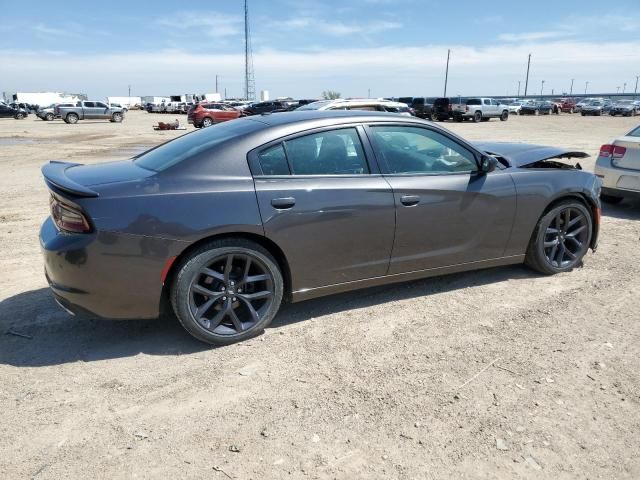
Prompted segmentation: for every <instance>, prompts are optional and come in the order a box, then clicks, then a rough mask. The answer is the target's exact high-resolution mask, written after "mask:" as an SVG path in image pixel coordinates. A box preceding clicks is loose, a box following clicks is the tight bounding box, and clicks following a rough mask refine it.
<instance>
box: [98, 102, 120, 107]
mask: <svg viewBox="0 0 640 480" xmlns="http://www.w3.org/2000/svg"><path fill="white" fill-rule="evenodd" d="M116 106H118V107H119V106H120V105H117V104H116ZM96 107H100V108H109V107H107V106H106V105H105V104H104V103H102V102H96Z"/></svg>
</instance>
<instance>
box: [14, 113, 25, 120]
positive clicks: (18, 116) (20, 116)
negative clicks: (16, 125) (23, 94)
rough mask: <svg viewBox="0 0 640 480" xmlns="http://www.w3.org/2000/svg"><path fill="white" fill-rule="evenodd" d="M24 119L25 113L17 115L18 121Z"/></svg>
mask: <svg viewBox="0 0 640 480" xmlns="http://www.w3.org/2000/svg"><path fill="white" fill-rule="evenodd" d="M23 118H24V113H20V112H19V113H16V120H22V119H23Z"/></svg>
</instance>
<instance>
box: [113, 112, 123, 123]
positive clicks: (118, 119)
mask: <svg viewBox="0 0 640 480" xmlns="http://www.w3.org/2000/svg"><path fill="white" fill-rule="evenodd" d="M111 121H112V122H115V123H120V122H121V121H122V114H121V113H118V112H116V113H114V114H113V115H112V116H111Z"/></svg>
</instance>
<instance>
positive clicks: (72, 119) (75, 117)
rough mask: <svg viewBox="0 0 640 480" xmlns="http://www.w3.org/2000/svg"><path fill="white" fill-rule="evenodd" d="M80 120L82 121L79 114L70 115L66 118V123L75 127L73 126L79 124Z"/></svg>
mask: <svg viewBox="0 0 640 480" xmlns="http://www.w3.org/2000/svg"><path fill="white" fill-rule="evenodd" d="M79 119H80V118H79V117H78V114H77V113H69V114H68V115H67V116H66V117H65V119H64V121H65V122H67V123H70V124H72V125H73V124H75V123H78V120H79Z"/></svg>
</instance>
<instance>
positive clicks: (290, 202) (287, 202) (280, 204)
mask: <svg viewBox="0 0 640 480" xmlns="http://www.w3.org/2000/svg"><path fill="white" fill-rule="evenodd" d="M295 204H296V199H295V198H293V197H283V198H274V199H272V200H271V205H272V206H273V207H274V208H277V209H278V210H286V209H287V208H291V207H293V206H294V205H295Z"/></svg>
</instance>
